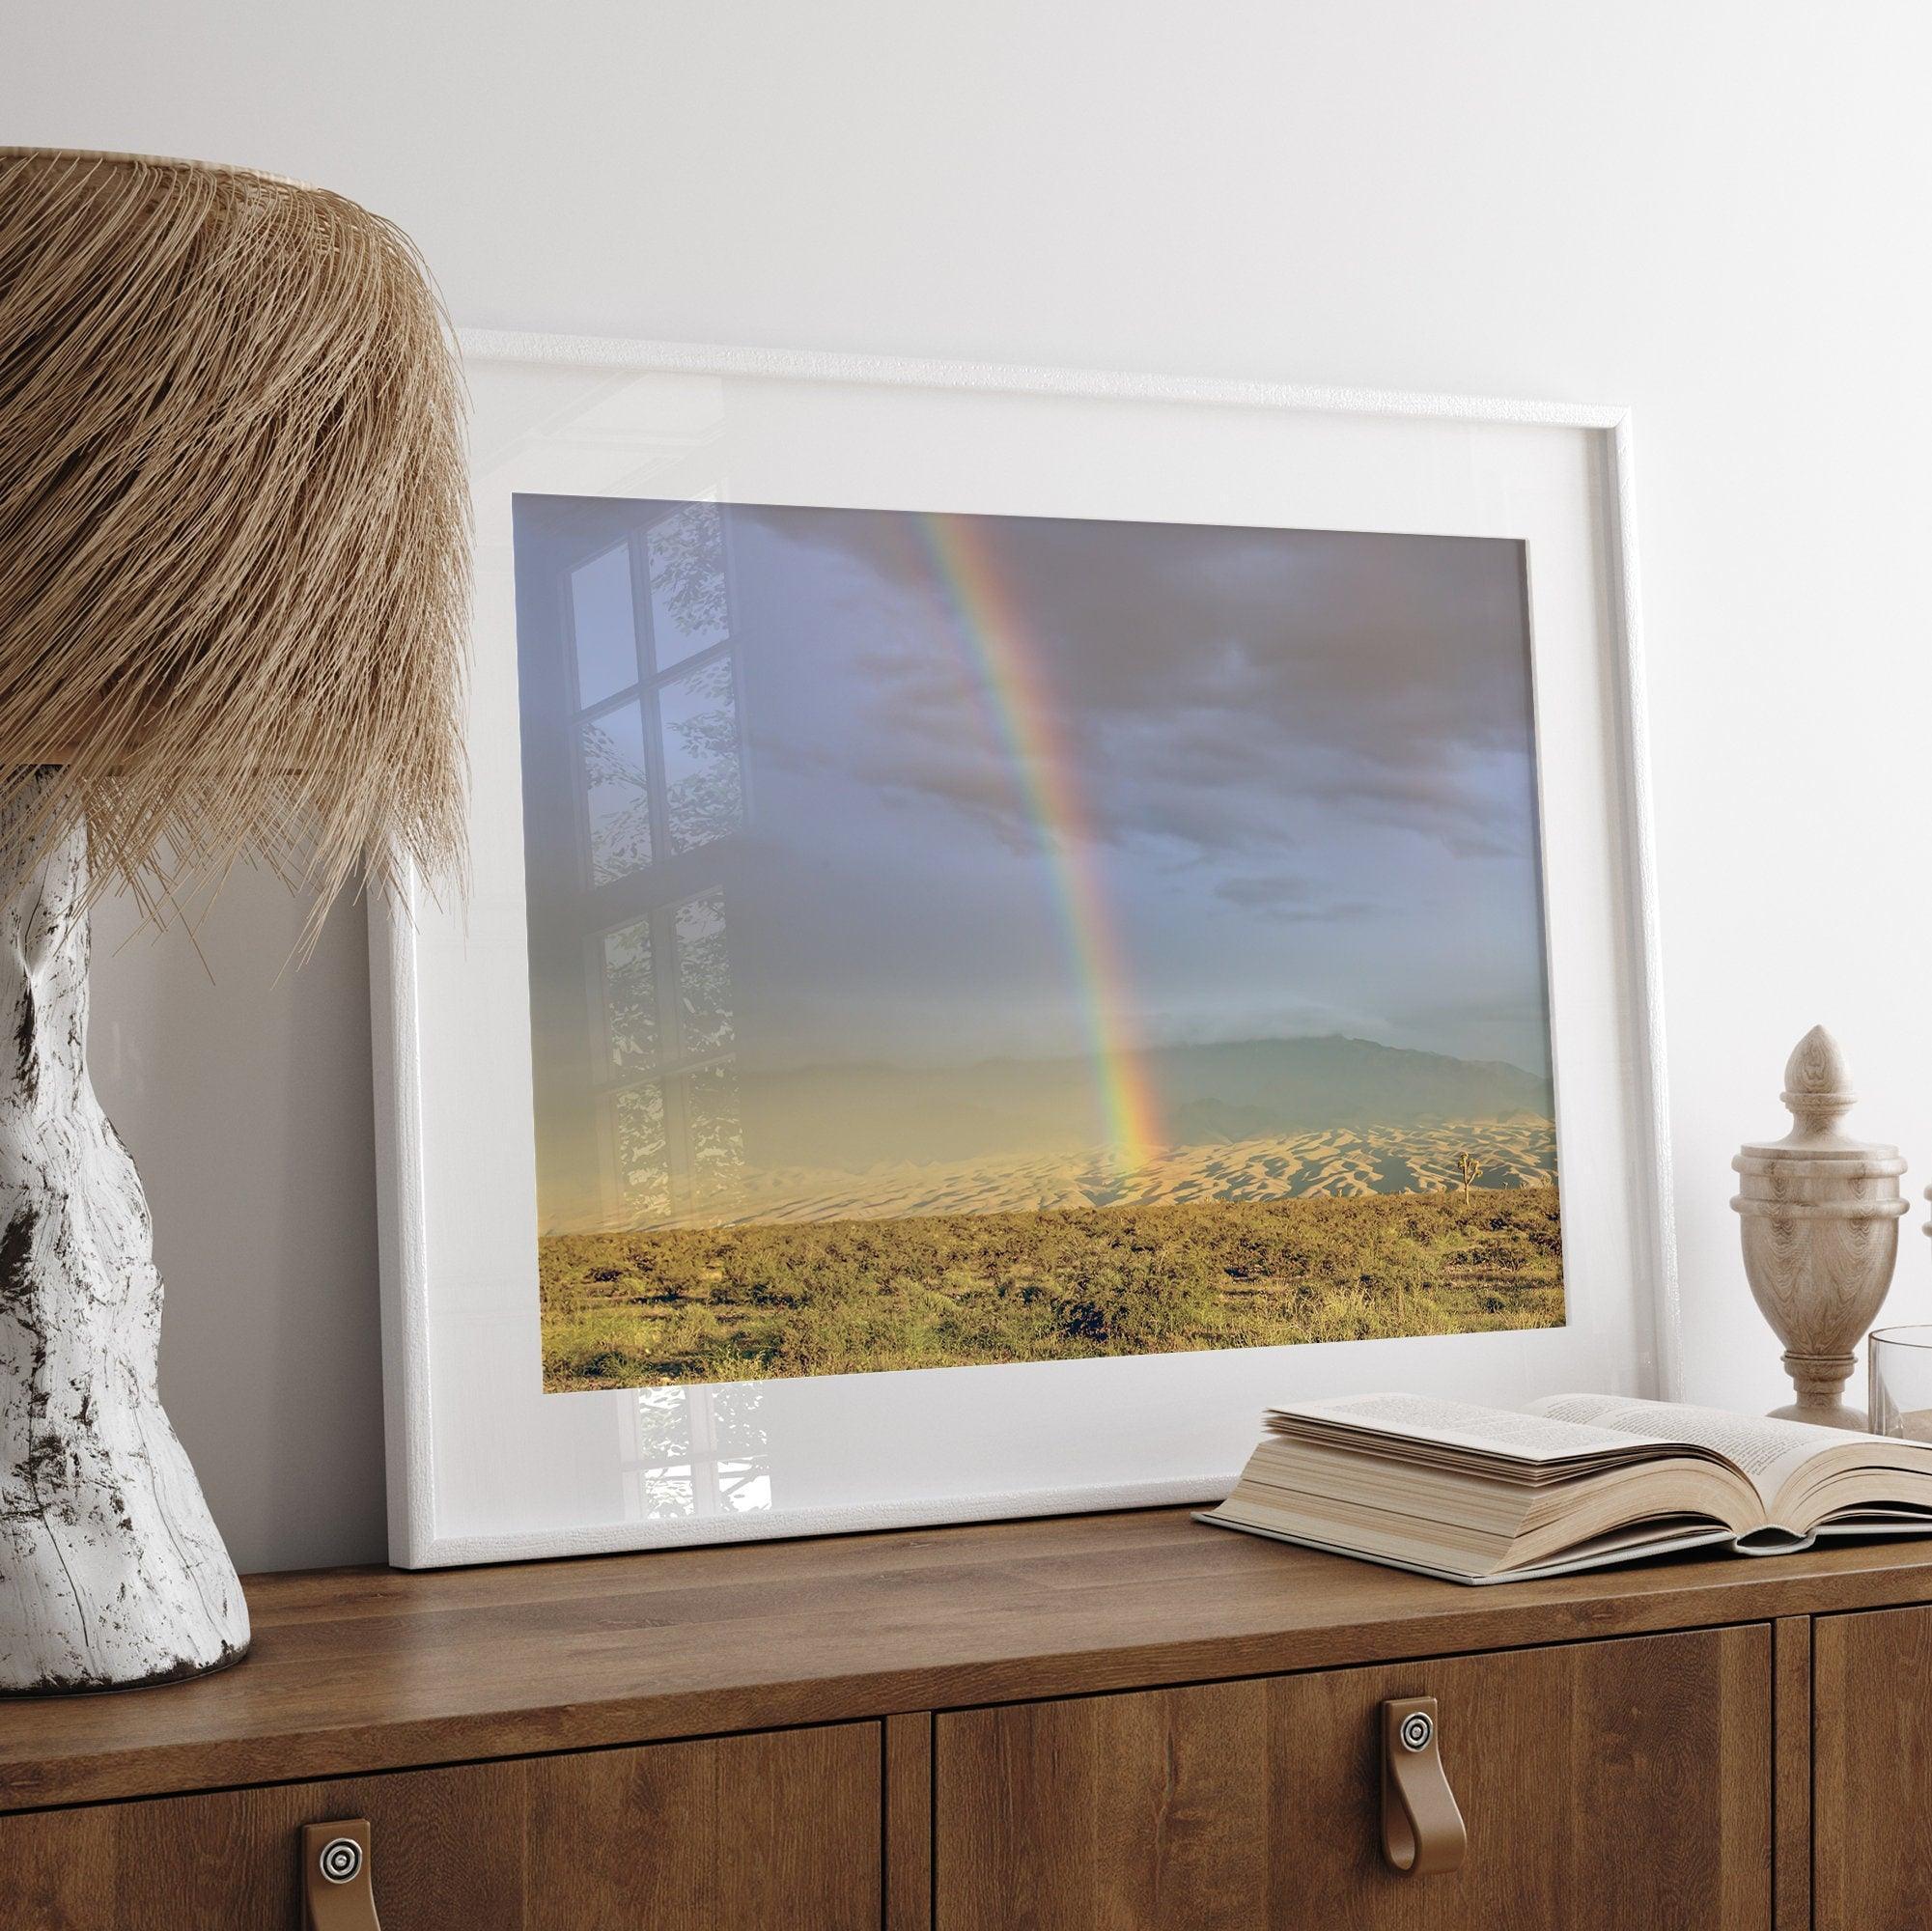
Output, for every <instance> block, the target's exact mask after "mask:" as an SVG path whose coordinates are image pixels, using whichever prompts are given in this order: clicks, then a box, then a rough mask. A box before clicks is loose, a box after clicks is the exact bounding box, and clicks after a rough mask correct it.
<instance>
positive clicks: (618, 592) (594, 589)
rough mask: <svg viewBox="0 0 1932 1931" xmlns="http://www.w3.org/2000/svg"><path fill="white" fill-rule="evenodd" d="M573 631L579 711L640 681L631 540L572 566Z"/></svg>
mask: <svg viewBox="0 0 1932 1931" xmlns="http://www.w3.org/2000/svg"><path fill="white" fill-rule="evenodd" d="M571 634H572V638H573V640H574V645H575V650H576V673H577V705H576V708H577V709H578V710H579V711H588V710H590V709H591V708H592V707H593V706H595V705H599V704H602V703H603V702H604V700H605V699H606V698H611V697H615V696H616V695H617V694H618V692H619V691H621V690H629V689H630V687H631V686H633V685H635V684H636V682H637V613H636V611H635V609H634V608H633V607H632V603H631V599H630V545H629V544H619V545H618V546H617V547H616V548H615V549H607V550H605V551H604V552H603V554H602V556H594V557H592V558H591V560H590V561H589V562H588V563H580V564H578V565H577V567H576V568H575V569H574V571H572V572H571Z"/></svg>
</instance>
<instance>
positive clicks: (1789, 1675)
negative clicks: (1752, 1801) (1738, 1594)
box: [1771, 1616, 1812, 1931]
mask: <svg viewBox="0 0 1932 1931" xmlns="http://www.w3.org/2000/svg"><path fill="white" fill-rule="evenodd" d="M1811 1629H1812V1623H1811V1618H1810V1617H1809V1616H1783V1617H1780V1618H1779V1619H1778V1621H1777V1622H1775V1623H1773V1624H1772V1626H1771V1638H1772V1678H1773V1682H1772V1705H1771V1721H1772V1754H1773V1757H1774V1760H1775V1768H1774V1771H1773V1784H1772V1829H1773V1835H1774V1842H1773V1845H1772V1889H1773V1893H1774V1902H1775V1906H1776V1909H1775V1911H1774V1914H1773V1922H1774V1923H1775V1925H1776V1927H1777V1931H1810V1926H1811Z"/></svg>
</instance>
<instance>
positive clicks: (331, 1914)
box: [302, 1817, 382, 1931]
mask: <svg viewBox="0 0 1932 1931" xmlns="http://www.w3.org/2000/svg"><path fill="white" fill-rule="evenodd" d="M302 1901H303V1909H302V1925H303V1931H382V1925H381V1920H380V1919H379V1918H378V1917H377V1916H376V1891H375V1888H374V1887H373V1886H372V1885H371V1884H370V1881H369V1820H368V1818H366V1817H353V1818H350V1819H349V1820H348V1821H347V1822H345V1823H340V1824H304V1825H303V1826H302Z"/></svg>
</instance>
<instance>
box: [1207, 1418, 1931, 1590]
mask: <svg viewBox="0 0 1932 1931" xmlns="http://www.w3.org/2000/svg"><path fill="white" fill-rule="evenodd" d="M1200 1520H1201V1521H1203V1522H1210V1523H1215V1524H1218V1525H1221V1526H1224V1527H1227V1528H1240V1529H1246V1530H1248V1531H1249V1532H1250V1533H1252V1534H1256V1535H1272V1536H1275V1537H1278V1538H1279V1539H1280V1540H1281V1541H1283V1542H1299V1543H1304V1544H1306V1545H1307V1546H1308V1547H1310V1548H1313V1549H1329V1550H1334V1551H1338V1552H1339V1553H1342V1554H1345V1555H1360V1556H1365V1557H1366V1558H1367V1559H1368V1560H1369V1561H1371V1562H1386V1563H1388V1564H1390V1565H1391V1566H1392V1567H1394V1568H1397V1569H1415V1570H1419V1571H1420V1572H1421V1573H1422V1574H1424V1575H1427V1576H1444V1577H1447V1578H1449V1579H1450V1580H1451V1581H1457V1582H1505V1581H1519V1580H1521V1579H1524V1578H1526V1577H1531V1576H1560V1575H1564V1574H1566V1573H1568V1572H1569V1571H1571V1570H1576V1569H1595V1568H1600V1567H1602V1566H1604V1565H1605V1564H1607V1563H1611V1562H1632V1561H1636V1560H1638V1559H1639V1558H1640V1557H1643V1556H1646V1555H1661V1554H1663V1553H1666V1552H1667V1551H1670V1550H1676V1549H1695V1548H1699V1547H1702V1546H1705V1545H1709V1544H1720V1543H1721V1544H1724V1545H1726V1546H1727V1547H1729V1548H1732V1549H1736V1550H1738V1551H1739V1552H1741V1553H1745V1554H1749V1555H1771V1554H1779V1553H1784V1552H1785V1551H1788V1550H1793V1549H1806V1548H1808V1547H1809V1546H1810V1545H1811V1543H1812V1542H1814V1541H1815V1540H1816V1539H1817V1538H1818V1537H1819V1536H1821V1535H1932V1442H1924V1441H1893V1440H1891V1439H1890V1438H1888V1437H1886V1436H1882V1435H1854V1434H1848V1433H1847V1432H1846V1431H1845V1430H1843V1429H1841V1428H1814V1427H1811V1426H1809V1425H1808V1424H1806V1423H1805V1422H1799V1421H1774V1420H1771V1419H1769V1418H1767V1417H1760V1416H1757V1415H1749V1414H1730V1413H1725V1412H1724V1411H1723V1410H1722V1409H1716V1408H1687V1407H1685V1406H1684V1405H1683V1404H1681V1403H1678V1402H1668V1401H1638V1400H1635V1399H1632V1398H1630V1397H1627V1396H1623V1395H1601V1394H1559V1395H1552V1396H1551V1397H1550V1398H1549V1399H1548V1400H1546V1401H1539V1402H1535V1403H1533V1404H1531V1406H1530V1407H1529V1408H1528V1409H1527V1410H1526V1411H1524V1412H1522V1413H1518V1412H1517V1411H1515V1410H1513V1409H1503V1408H1474V1407H1471V1406H1470V1405H1469V1404H1468V1403H1465V1402H1459V1401H1436V1400H1432V1399H1429V1398H1427V1397H1425V1396H1421V1395H1408V1394H1363V1395H1353V1396H1349V1397H1347V1398H1344V1399H1342V1400H1338V1401H1317V1402H1309V1403H1307V1404H1305V1405H1304V1406H1302V1407H1299V1408H1278V1409H1271V1410H1270V1411H1269V1414H1268V1435H1267V1437H1266V1439H1265V1440H1264V1441H1262V1443H1261V1446H1260V1447H1259V1448H1257V1449H1256V1450H1255V1451H1254V1453H1253V1455H1252V1456H1251V1457H1249V1459H1248V1464H1247V1467H1246V1469H1244V1470H1243V1471H1242V1476H1241V1480H1240V1481H1239V1482H1237V1483H1236V1484H1235V1489H1234V1493H1233V1494H1232V1495H1231V1496H1229V1497H1228V1498H1227V1500H1226V1501H1224V1502H1222V1503H1221V1505H1220V1506H1219V1507H1218V1508H1217V1509H1213V1510H1210V1511H1207V1512H1205V1513H1203V1514H1202V1516H1201V1517H1200Z"/></svg>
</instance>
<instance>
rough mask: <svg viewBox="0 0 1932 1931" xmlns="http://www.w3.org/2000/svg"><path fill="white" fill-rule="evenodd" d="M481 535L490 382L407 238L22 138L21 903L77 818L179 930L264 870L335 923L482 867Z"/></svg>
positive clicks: (326, 211) (1, 176) (1, 346)
mask: <svg viewBox="0 0 1932 1931" xmlns="http://www.w3.org/2000/svg"><path fill="white" fill-rule="evenodd" d="M467 521H468V492H467V489H466V485H465V480H464V459H463V442H462V387H461V378H460V376H459V373H458V370H457V367H456V363H455V360H454V357H453V353H452V350H451V349H450V346H449V342H448V337H447V333H446V330H445V326H444V319H443V316H442V313H441V309H440V307H439V304H438V302H437V299H436V296H435V294H434V290H433V288H432V286H431V284H430V281H429V278H428V276H427V275H426V273H425V272H424V269H423V266H422V263H421V261H420V260H419V258H418V256H417V255H416V252H415V250H414V248H413V247H412V246H411V244H410V243H409V241H408V240H407V238H406V237H405V236H403V235H402V234H401V233H400V232H399V231H398V230H397V229H395V228H394V227H392V226H391V225H390V224H389V223H388V222H386V221H383V220H381V219H379V218H378V216H375V215H372V214H369V213H367V212H366V211H365V210H362V209H360V208H357V207H356V206H355V205H354V204H353V203H352V202H348V201H345V200H343V199H342V198H341V197H340V196H337V195H333V194H328V193H324V192H322V190H320V189H317V188H312V187H304V186H301V185H298V184H296V183H294V182H285V181H280V180H277V179H275V178H273V177H269V176H265V175H259V174H251V173H247V172H244V171H241V170H238V169H231V168H214V167H205V166H200V165H197V164H193V163H189V162H182V161H168V160H154V159H149V158H146V157H143V156H136V155H101V154H71V153H65V152H58V151H48V150H18V149H0V897H4V896H5V894H6V893H7V892H8V891H10V890H11V889H12V888H13V882H14V881H16V880H17V879H19V878H20V877H21V876H22V875H23V873H24V871H25V869H26V868H27V867H28V866H30V865H31V864H32V863H34V862H35V861H36V860H37V859H38V857H39V856H41V855H42V854H44V853H45V852H46V851H47V850H48V849H49V848H50V847H51V845H52V844H53V843H54V841H56V840H57V839H59V838H62V837H64V836H65V835H67V834H68V833H69V832H70V831H71V830H72V829H73V828H74V827H75V826H78V825H81V824H85V826H87V828H88V832H89V835H90V839H91V845H92V854H93V858H94V863H95V868H96V876H97V879H99V880H103V881H109V882H111V881H115V880H118V881H120V882H125V883H126V884H128V885H130V886H131V887H132V888H133V889H134V890H135V891H136V892H138V893H139V894H141V896H142V897H143V899H144V901H145V902H146V903H147V905H148V906H149V908H150V909H151V910H165V909H166V906H167V905H168V904H169V903H170V902H172V903H174V904H177V905H179V904H180V903H182V895H183V894H184V893H185V892H187V891H189V890H191V889H193V888H195V887H198V886H202V885H208V884H212V883H218V882H219V881H220V879H221V878H222V877H223V876H224V875H225V874H226V872H227V871H228V869H229V867H230V866H231V865H233V864H234V862H235V861H236V860H237V859H238V858H252V859H259V860H264V861H266V863H268V864H269V865H271V866H273V867H274V868H275V869H276V870H277V871H279V872H280V873H281V874H282V875H283V876H284V877H286V878H288V879H290V880H291V881H292V882H304V883H306V884H308V885H311V886H312V887H314V888H315V889H316V891H317V893H318V902H317V916H318V918H319V917H320V914H321V911H322V909H323V908H324V907H325V906H326V904H327V903H328V901H329V899H330V898H331V897H333V895H334V894H335V892H336V891H337V890H338V889H339V888H341V887H342V886H343V885H344V884H345V883H346V882H350V881H351V880H352V879H354V878H355V877H356V876H357V875H358V873H360V872H361V871H362V870H363V869H364V868H365V867H366V868H367V869H368V871H369V872H371V873H372V874H373V875H374V876H376V877H377V878H378V879H392V878H393V876H394V873H395V869H396V867H397V865H398V864H399V863H400V862H401V861H402V860H403V859H404V858H409V859H413V860H414V861H415V863H416V864H417V866H418V867H420V868H421V870H422V871H423V872H424V873H425V874H426V875H428V876H429V877H430V878H432V879H434V878H438V877H440V878H443V879H454V878H457V877H460V875H461V871H462V852H463V832H462V789H463V759H462V737H461V713H462V681H463V661H464V641H463V640H464V634H465V628H466V626H465V619H466V605H467V594H468V562H467V555H468V550H467V541H466V539H467ZM47 767H58V770H56V771H49V770H46V769H45V768H47ZM36 792H38V793H39V794H40V796H39V798H38V800H37V801H36V803H35V804H34V806H33V808H32V809H30V810H22V809H17V808H15V807H16V806H18V805H19V804H20V803H21V801H23V800H25V799H27V798H30V797H32V796H33V795H34V794H35V793H36Z"/></svg>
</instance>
